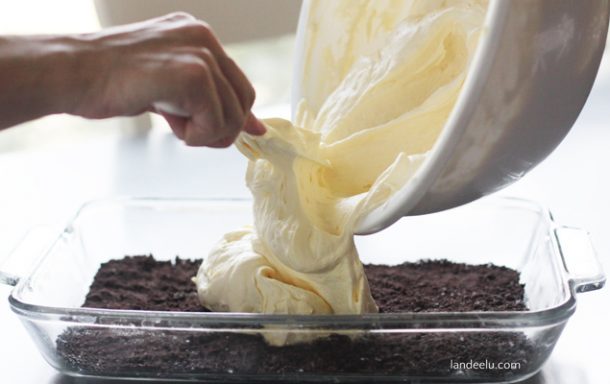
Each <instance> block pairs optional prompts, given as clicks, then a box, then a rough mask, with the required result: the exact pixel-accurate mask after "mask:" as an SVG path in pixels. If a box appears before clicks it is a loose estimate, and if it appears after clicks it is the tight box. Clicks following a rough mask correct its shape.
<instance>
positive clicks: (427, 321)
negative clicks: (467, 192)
mask: <svg viewBox="0 0 610 384" xmlns="http://www.w3.org/2000/svg"><path fill="white" fill-rule="evenodd" d="M484 200H490V201H493V202H494V203H496V204H498V202H513V203H518V204H521V205H527V206H529V207H535V210H536V211H537V212H538V213H539V215H540V217H541V218H542V219H543V220H545V222H546V223H547V226H548V230H549V232H552V231H553V229H555V228H557V227H558V226H557V224H556V222H555V221H554V219H553V216H552V214H551V212H550V210H549V209H548V208H546V207H545V206H543V205H542V204H540V203H538V202H535V201H532V200H528V199H523V198H518V197H510V196H493V197H489V198H487V199H484ZM251 201H252V200H251V199H249V198H225V197H212V198H189V197H180V198H171V197H112V198H102V199H95V200H91V201H88V202H85V203H84V204H82V205H81V206H80V208H79V209H78V210H77V211H76V213H75V214H74V215H73V216H72V217H71V219H70V220H68V223H67V225H65V226H64V228H63V230H61V231H60V233H59V234H58V235H57V236H56V238H55V239H54V240H53V242H52V243H51V244H50V245H49V246H48V247H47V248H46V250H45V251H44V252H42V253H41V254H40V256H39V257H38V258H37V260H36V262H35V263H34V266H33V267H32V268H31V270H30V273H29V274H28V275H27V276H25V277H24V278H22V279H20V280H19V282H18V283H17V285H16V286H15V287H14V288H13V290H12V291H11V294H10V295H9V304H10V307H11V309H12V310H13V312H15V313H16V314H17V315H19V316H23V317H25V318H28V319H36V320H42V321H62V322H69V323H76V324H80V325H97V326H100V323H99V322H98V321H97V320H99V319H103V320H104V322H103V326H119V327H120V326H125V325H126V323H125V321H129V320H130V321H146V322H147V325H146V327H153V328H155V327H160V328H176V327H175V326H174V325H173V324H175V323H178V322H179V323H180V324H181V325H180V326H179V328H183V327H184V325H183V324H188V325H189V326H188V328H190V329H192V328H193V327H196V326H199V327H205V326H212V328H216V327H218V326H219V325H225V326H239V327H243V326H250V327H255V326H259V325H260V324H265V325H273V326H274V328H273V330H277V329H281V328H279V327H278V326H284V328H286V329H290V328H305V329H307V328H312V329H318V328H320V327H324V329H337V330H349V329H373V330H374V329H396V328H402V329H408V328H414V329H427V328H430V329H440V328H444V329H465V328H474V329H481V328H484V329H490V328H494V329H512V328H514V327H540V326H551V325H555V324H558V323H561V322H564V321H566V320H567V319H568V318H569V317H570V316H571V315H572V314H573V313H574V311H575V308H576V298H575V289H574V282H573V280H572V279H570V276H569V274H568V272H567V270H566V268H565V264H564V263H563V259H562V256H561V255H562V254H561V250H560V248H559V244H558V241H557V238H556V237H555V236H551V239H552V243H553V253H554V254H555V256H554V257H553V259H555V261H554V262H556V263H559V265H558V266H559V268H560V273H561V278H562V284H564V286H565V287H566V288H567V289H568V297H567V298H566V300H564V301H563V302H561V303H559V304H557V305H555V306H553V307H549V308H544V309H540V310H536V311H485V312H484V311H469V312H403V313H373V314H361V315H286V314H260V313H236V312H233V313H230V312H168V311H143V310H118V309H101V308H70V307H56V306H44V305H38V304H29V303H26V302H24V301H22V300H20V299H19V298H18V297H17V295H16V293H17V292H18V291H19V290H20V289H22V287H23V286H24V285H25V284H27V282H28V281H29V280H30V278H31V275H32V274H33V273H34V272H35V271H36V270H37V268H38V267H39V265H40V264H41V263H42V262H43V261H44V260H45V258H46V257H47V256H48V255H49V253H50V251H51V250H52V249H53V248H54V247H55V245H56V244H57V243H58V242H59V241H60V240H61V239H62V238H63V236H65V233H66V232H67V231H68V229H69V228H70V226H71V225H72V224H73V223H74V222H75V221H76V220H77V219H78V218H79V217H80V215H81V214H82V213H83V212H84V211H86V210H88V209H89V208H91V207H94V206H98V205H102V204H109V203H111V204H121V205H138V204H143V203H147V204H154V203H157V204H159V203H161V204H163V203H165V204H168V203H187V204H207V203H224V204H229V205H237V204H247V203H249V202H251ZM150 320H154V322H151V321H150ZM129 326H132V325H129ZM259 331H260V329H259Z"/></svg>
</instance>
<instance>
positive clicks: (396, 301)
mask: <svg viewBox="0 0 610 384" xmlns="http://www.w3.org/2000/svg"><path fill="white" fill-rule="evenodd" d="M200 264H201V260H184V259H180V258H177V259H176V260H175V262H171V261H156V260H155V259H154V258H153V257H152V256H133V257H130V256H128V257H125V258H124V259H121V260H111V261H109V262H107V263H105V264H103V265H102V266H101V267H100V269H99V271H98V272H97V275H96V276H95V279H94V281H93V284H92V285H91V288H90V289H89V294H88V295H87V298H86V300H85V303H84V304H83V306H84V307H92V308H110V309H140V310H151V311H183V312H202V311H204V312H208V310H207V309H205V308H203V307H202V306H201V304H199V300H198V298H197V290H196V288H195V284H194V283H193V282H192V281H191V278H192V277H193V276H195V275H196V274H197V269H198V268H199V265H200ZM364 269H365V272H366V275H367V277H368V280H369V284H370V287H371V292H372V294H373V297H374V298H375V302H376V303H377V305H378V306H379V310H380V311H381V312H385V313H390V312H439V311H442V312H464V311H524V310H526V309H527V308H526V306H525V304H524V302H523V286H522V285H521V284H519V274H518V273H517V272H516V271H514V270H512V269H509V268H505V267H498V266H494V265H490V264H487V265H466V264H457V263H451V262H449V261H446V260H441V261H420V262H417V263H404V264H401V265H396V266H387V265H365V266H364Z"/></svg>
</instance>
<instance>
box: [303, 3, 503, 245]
mask: <svg viewBox="0 0 610 384" xmlns="http://www.w3.org/2000/svg"><path fill="white" fill-rule="evenodd" d="M510 9H511V5H510V1H503V0H490V1H489V3H488V7H487V12H486V14H485V19H484V20H483V25H482V30H481V36H480V37H479V42H478V45H477V47H476V50H475V53H474V56H473V59H472V62H471V63H470V65H469V68H468V71H467V74H466V78H465V79H464V84H463V85H462V89H461V90H460V92H459V95H458V98H457V100H456V102H455V105H454V106H453V108H452V110H451V112H450V114H449V117H448V118H447V121H446V122H445V124H444V126H443V128H442V130H441V132H440V134H439V135H438V137H437V138H436V141H435V142H434V145H433V146H432V148H430V150H429V151H428V154H427V155H426V157H425V158H424V160H423V162H422V164H421V165H420V166H419V168H418V169H417V170H416V171H415V173H414V174H413V176H412V177H411V179H409V181H407V183H406V184H405V185H403V186H402V187H401V188H400V189H399V190H397V191H396V193H394V194H393V195H392V196H391V197H390V199H389V200H388V201H387V202H386V203H385V204H383V205H382V206H380V207H377V208H376V209H374V210H372V211H371V212H369V213H368V214H367V215H366V216H364V217H363V218H361V219H360V221H359V223H358V225H357V233H358V234H370V233H374V232H377V231H380V230H382V229H384V228H386V227H388V226H390V225H392V224H393V223H395V222H396V221H397V220H399V219H400V218H401V217H402V216H404V215H405V214H407V213H408V212H410V211H411V210H412V209H414V208H415V207H416V206H417V205H418V204H419V202H420V201H421V200H422V199H423V198H424V196H425V194H426V193H427V191H428V190H429V189H430V187H431V186H432V185H433V184H434V183H435V182H436V180H437V179H438V177H439V176H440V175H441V173H442V171H443V170H444V169H445V165H446V164H447V162H448V161H449V160H450V159H451V157H452V156H453V154H454V151H455V148H456V146H457V144H458V142H459V140H460V138H461V137H462V136H463V133H464V132H465V131H466V127H467V126H468V121H469V120H470V118H471V117H472V115H473V113H474V112H475V110H476V107H477V106H478V105H479V104H480V102H479V100H480V98H481V96H482V94H483V88H484V87H485V84H486V80H487V78H488V77H489V76H490V74H491V70H492V67H493V65H494V60H492V59H491V58H494V57H496V52H497V51H498V49H499V47H500V44H499V42H500V40H501V38H502V36H503V31H504V26H505V25H506V22H507V19H508V17H509V12H510ZM296 83H297V82H295V84H296Z"/></svg>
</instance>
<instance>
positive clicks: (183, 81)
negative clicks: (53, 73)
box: [67, 13, 265, 147]
mask: <svg viewBox="0 0 610 384" xmlns="http://www.w3.org/2000/svg"><path fill="white" fill-rule="evenodd" d="M72 44H73V45H74V49H73V52H74V54H73V55H72V56H73V60H76V62H75V64H74V65H73V67H74V68H76V73H75V75H76V76H74V77H73V80H74V81H72V82H73V83H74V82H76V84H75V86H74V87H73V88H74V89H75V92H74V97H73V104H72V105H70V106H69V108H68V109H69V111H67V112H69V113H72V114H76V115H80V116H84V117H87V118H106V117H112V116H130V115H137V114H140V113H142V112H145V111H153V112H158V113H160V114H161V115H163V116H164V117H165V119H166V120H167V121H168V123H169V125H170V127H171V128H172V130H173V131H174V133H175V134H176V136H177V137H178V138H180V139H182V140H184V142H185V143H186V144H187V145H191V146H209V147H227V146H229V145H231V144H232V143H233V141H234V140H235V138H236V137H237V135H238V134H239V133H240V132H241V131H242V130H244V131H246V132H248V133H250V134H253V135H261V134H264V133H265V128H264V126H263V125H262V123H260V122H259V121H258V120H257V119H256V118H255V117H254V115H252V113H251V111H250V109H251V107H252V104H253V103H254V98H255V93H254V89H253V88H252V85H251V84H250V82H249V81H248V79H247V78H246V76H245V75H244V73H243V72H242V71H241V70H240V68H239V67H238V66H237V65H236V64H235V62H234V61H233V60H232V59H231V58H230V57H228V56H227V54H226V53H225V51H224V50H223V48H222V46H221V44H220V43H219V41H218V39H217V38H216V37H215V36H214V33H213V32H212V30H211V29H210V28H209V26H207V25H206V24H205V23H203V22H201V21H198V20H196V19H195V18H194V17H192V16H190V15H187V14H183V13H175V14H170V15H167V16H164V17H161V18H158V19H152V20H148V21H145V22H142V23H137V24H130V25H126V26H121V27H116V28H110V29H107V30H103V31H101V32H97V33H93V34H86V35H79V36H75V37H74V39H73V40H72ZM155 104H157V105H159V104H164V105H170V106H173V108H171V109H175V110H179V111H184V115H185V116H179V115H176V114H172V113H171V112H170V113H168V111H162V110H157V108H156V107H155Z"/></svg>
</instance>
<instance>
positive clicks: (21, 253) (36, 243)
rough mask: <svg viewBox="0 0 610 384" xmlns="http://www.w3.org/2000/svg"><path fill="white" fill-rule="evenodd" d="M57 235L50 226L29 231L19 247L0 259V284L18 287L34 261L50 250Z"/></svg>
mask: <svg viewBox="0 0 610 384" xmlns="http://www.w3.org/2000/svg"><path fill="white" fill-rule="evenodd" d="M57 233H58V232H57V230H56V229H53V227H50V226H37V227H34V228H32V229H30V230H29V231H27V232H26V234H25V235H24V236H23V237H22V238H21V240H20V241H19V242H18V243H17V246H16V247H15V248H14V249H13V250H12V251H11V252H9V254H8V255H7V256H5V257H3V258H1V259H0V284H6V285H12V286H15V285H17V283H18V282H19V280H20V279H21V278H22V277H23V276H25V275H26V273H28V272H29V269H30V268H31V267H32V264H33V263H34V260H36V259H38V258H39V257H40V256H42V254H43V253H44V252H45V251H46V250H47V249H49V247H50V246H51V244H52V242H53V241H54V240H55V239H56V238H57Z"/></svg>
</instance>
